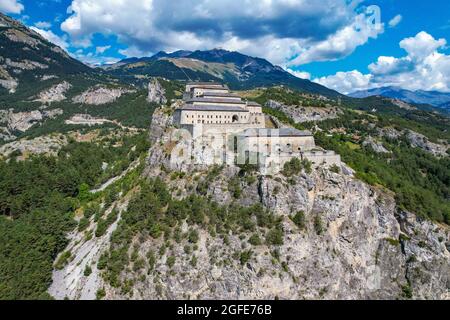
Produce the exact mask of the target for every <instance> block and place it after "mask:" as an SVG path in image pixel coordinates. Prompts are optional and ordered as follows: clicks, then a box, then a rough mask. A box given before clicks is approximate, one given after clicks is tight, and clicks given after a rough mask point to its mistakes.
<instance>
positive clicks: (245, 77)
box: [103, 48, 342, 98]
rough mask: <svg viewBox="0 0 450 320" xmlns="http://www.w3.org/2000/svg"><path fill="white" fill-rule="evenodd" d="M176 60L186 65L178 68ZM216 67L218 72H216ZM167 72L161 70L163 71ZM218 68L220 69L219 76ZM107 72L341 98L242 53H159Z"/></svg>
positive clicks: (333, 92) (212, 51)
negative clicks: (283, 88)
mask: <svg viewBox="0 0 450 320" xmlns="http://www.w3.org/2000/svg"><path fill="white" fill-rule="evenodd" d="M174 60H179V61H180V62H185V63H184V64H183V66H177V65H176V64H175V63H173V62H174ZM188 61H193V62H195V61H200V62H203V65H202V68H200V67H198V66H197V65H196V66H189V64H188V63H186V62H188ZM214 67H216V68H214ZM164 68H165V69H166V70H162V69H164ZM217 68H219V69H221V71H220V72H214V71H217ZM103 69H104V70H106V71H107V72H109V73H110V74H112V75H115V76H118V77H122V78H128V79H130V78H133V77H136V76H142V75H150V76H161V77H164V78H167V79H169V80H201V81H221V82H226V83H228V84H229V85H230V87H231V88H232V89H234V90H243V89H252V88H257V87H267V86H275V85H285V86H290V87H292V88H293V89H297V90H300V91H304V92H308V93H316V94H320V95H324V96H327V97H332V98H337V97H340V96H342V95H341V94H340V93H338V92H337V91H334V90H332V89H329V88H327V87H324V86H322V85H320V84H317V83H314V82H311V81H309V80H305V79H300V78H297V77H295V76H294V75H292V74H290V73H289V72H287V71H286V70H284V69H283V68H281V67H280V66H276V65H273V64H272V63H270V62H269V61H267V60H266V59H263V58H258V57H251V56H247V55H245V54H242V53H240V52H236V51H228V50H224V49H217V48H216V49H212V50H203V51H202V50H197V51H193V52H192V51H186V50H179V51H175V52H173V53H167V52H164V51H160V52H158V53H156V54H155V55H153V56H151V57H142V58H127V59H124V60H121V61H119V62H118V63H116V64H113V65H109V66H104V67H103Z"/></svg>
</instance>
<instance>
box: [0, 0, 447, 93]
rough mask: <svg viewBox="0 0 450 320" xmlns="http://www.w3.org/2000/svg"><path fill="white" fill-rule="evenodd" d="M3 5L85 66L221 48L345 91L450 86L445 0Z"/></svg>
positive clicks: (0, 3)
mask: <svg viewBox="0 0 450 320" xmlns="http://www.w3.org/2000/svg"><path fill="white" fill-rule="evenodd" d="M256 3H257V4H256ZM371 6H372V7H371ZM373 6H376V7H373ZM370 8H372V9H370ZM373 8H375V11H373ZM377 8H379V13H380V18H381V20H380V21H379V22H380V23H381V24H378V25H377V28H376V29H374V28H373V26H374V25H370V23H369V21H371V22H372V23H373V22H378V21H377V20H370V19H371V18H374V17H377V12H378V11H377V10H378V9H377ZM0 10H1V11H2V12H5V13H7V14H9V15H11V16H13V17H14V18H17V19H20V20H22V21H23V22H24V23H25V24H26V25H28V26H30V27H33V28H34V29H35V30H36V31H38V32H40V33H41V34H42V35H43V36H45V37H47V38H48V39H49V40H50V41H53V42H55V43H56V44H58V45H60V46H62V47H64V48H65V49H66V50H68V51H69V52H70V53H71V54H72V55H73V56H75V57H77V58H78V59H80V60H82V61H84V62H86V63H112V62H114V61H117V60H119V59H122V58H125V57H130V56H146V55H151V54H153V53H156V52H157V51H159V50H166V51H174V50H178V49H187V50H196V49H211V48H214V47H222V48H224V49H230V50H237V51H240V52H242V53H246V54H249V55H253V56H260V57H264V58H266V59H268V60H269V61H271V62H272V63H274V64H278V65H281V66H282V67H284V68H285V69H287V70H289V71H290V72H292V73H294V74H296V75H297V76H300V77H303V78H308V79H310V80H312V81H316V82H318V83H321V84H324V85H326V86H328V87H331V88H333V89H336V90H339V91H341V92H344V93H347V92H351V91H355V90H362V89H368V88H373V87H380V86H385V85H396V86H400V87H403V88H407V89H411V90H417V89H423V90H439V91H445V92H449V91H450V49H449V46H450V45H449V43H448V42H449V41H450V1H448V0H429V1H421V0H408V1H407V0H365V1H364V0H322V1H309V2H308V1H306V2H305V1H300V0H298V1H296V0H290V1H286V0H279V1H277V0H273V1H267V0H266V1H259V2H255V1H250V0H241V1H234V0H233V1H232V0H221V1H206V0H197V1H194V0H180V1H176V2H175V1H165V0H135V1H124V0H108V1H107V0H0ZM368 26H369V27H368ZM370 26H371V27H370ZM380 57H381V58H380Z"/></svg>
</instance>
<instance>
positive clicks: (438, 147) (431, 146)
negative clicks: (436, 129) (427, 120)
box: [406, 130, 450, 157]
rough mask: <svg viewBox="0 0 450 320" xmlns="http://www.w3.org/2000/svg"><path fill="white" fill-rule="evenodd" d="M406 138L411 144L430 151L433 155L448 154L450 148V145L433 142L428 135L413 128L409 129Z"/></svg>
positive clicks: (441, 155) (442, 155)
mask: <svg viewBox="0 0 450 320" xmlns="http://www.w3.org/2000/svg"><path fill="white" fill-rule="evenodd" d="M406 138H407V139H408V141H409V143H410V144H411V146H413V147H415V148H420V149H422V150H424V151H426V152H428V153H431V154H432V155H433V156H437V157H445V156H448V154H447V150H448V149H449V148H450V147H449V146H447V145H442V144H438V143H434V142H431V141H430V140H429V139H428V138H427V137H425V136H424V135H422V134H420V133H417V132H414V131H412V130H407V132H406Z"/></svg>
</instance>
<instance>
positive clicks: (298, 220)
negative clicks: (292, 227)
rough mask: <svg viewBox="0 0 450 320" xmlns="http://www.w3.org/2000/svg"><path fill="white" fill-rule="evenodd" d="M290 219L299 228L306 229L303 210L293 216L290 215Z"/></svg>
mask: <svg viewBox="0 0 450 320" xmlns="http://www.w3.org/2000/svg"><path fill="white" fill-rule="evenodd" d="M292 221H293V222H294V223H295V224H296V226H297V227H299V228H300V229H306V218H305V213H304V212H303V211H299V212H297V214H296V215H295V216H294V217H292Z"/></svg>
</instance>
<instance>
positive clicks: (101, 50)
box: [95, 46, 111, 54]
mask: <svg viewBox="0 0 450 320" xmlns="http://www.w3.org/2000/svg"><path fill="white" fill-rule="evenodd" d="M110 48H111V46H99V47H96V48H95V53H97V54H103V53H105V51H106V50H108V49H110Z"/></svg>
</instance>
